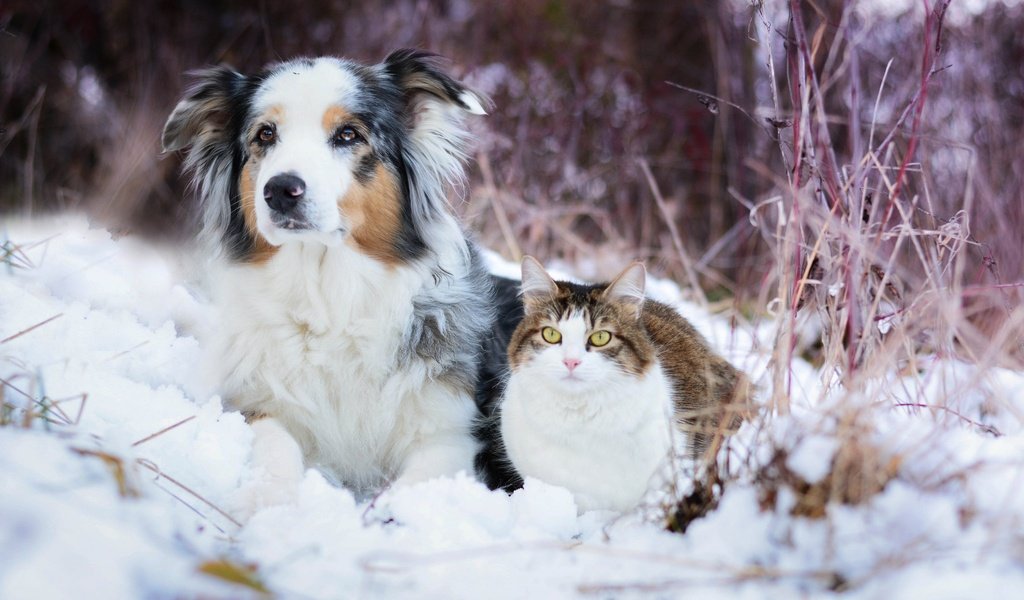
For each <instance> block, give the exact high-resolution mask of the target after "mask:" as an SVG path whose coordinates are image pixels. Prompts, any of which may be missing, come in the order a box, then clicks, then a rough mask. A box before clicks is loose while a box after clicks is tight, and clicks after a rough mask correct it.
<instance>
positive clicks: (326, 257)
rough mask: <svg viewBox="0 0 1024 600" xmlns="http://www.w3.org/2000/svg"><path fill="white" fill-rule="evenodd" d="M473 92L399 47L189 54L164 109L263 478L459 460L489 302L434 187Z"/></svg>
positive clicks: (477, 265)
mask: <svg viewBox="0 0 1024 600" xmlns="http://www.w3.org/2000/svg"><path fill="white" fill-rule="evenodd" d="M487 105H488V100H487V99H486V98H485V97H483V96H482V95H480V94H478V93H476V92H474V91H472V90H469V89H467V88H466V87H465V86H463V85H462V84H461V83H459V82H458V81H455V80H454V79H452V78H451V77H450V76H449V75H447V74H446V73H445V72H444V71H443V70H441V68H440V67H439V65H438V62H437V61H436V60H435V59H434V58H433V57H432V56H431V55H429V54H426V53H422V52H418V51H411V50H401V51H397V52H394V53H392V54H391V55H390V56H388V57H387V58H386V59H385V60H384V62H382V63H380V64H377V65H372V66H366V65H361V64H357V63H354V62H350V61H347V60H342V59H337V58H316V59H298V60H292V61H288V62H284V63H280V64H276V65H273V66H271V67H269V68H268V69H267V70H265V71H263V72H261V73H259V74H256V75H243V74H241V73H237V72H235V71H234V70H232V69H230V68H227V67H219V68H214V69H210V70H206V71H202V72H199V73H197V74H196V80H195V83H194V85H193V86H192V87H191V88H189V89H188V90H187V92H186V93H185V95H184V97H183V98H182V99H181V101H180V102H179V103H178V105H177V107H176V108H175V109H174V112H173V113H172V114H171V116H170V118H169V119H168V121H167V124H166V126H165V128H164V132H163V147H164V150H165V151H167V152H170V151H176V150H182V149H184V150H185V151H186V154H185V168H186V169H187V170H188V171H190V172H191V173H192V174H193V176H194V182H195V185H196V188H197V195H198V196H199V199H200V203H201V211H200V212H201V220H202V236H203V238H204V239H205V240H207V241H208V242H212V243H213V245H214V246H215V247H216V248H217V249H218V250H217V251H216V254H217V255H218V256H219V260H217V261H216V263H217V265H218V266H217V267H216V270H215V271H214V275H213V276H212V277H210V278H209V279H210V280H211V281H212V282H213V284H214V291H213V295H214V304H215V306H216V307H217V309H218V311H219V317H218V319H217V331H215V332H213V333H212V335H213V337H214V339H215V342H214V343H213V344H212V347H213V352H212V354H211V356H212V360H213V361H214V362H215V363H216V367H217V370H218V381H219V385H220V389H221V392H222V395H223V397H224V399H225V402H226V403H227V404H228V405H229V406H231V407H234V408H236V409H237V410H239V411H240V412H242V414H243V415H245V416H246V418H247V419H248V420H249V421H250V422H251V423H252V424H253V429H254V431H255V434H256V440H255V446H254V452H255V454H254V459H255V460H257V461H262V462H264V463H265V464H264V465H263V466H264V467H266V470H267V472H268V474H269V476H270V477H271V478H273V477H278V478H283V479H287V478H288V477H290V476H294V471H295V469H299V472H300V473H301V467H302V465H303V464H304V465H306V466H314V467H317V468H318V469H320V470H321V471H322V472H324V473H325V474H327V475H328V476H329V477H330V478H332V479H334V480H335V481H337V482H339V483H341V484H344V485H345V486H347V487H350V488H351V489H353V490H355V491H357V492H362V493H367V492H372V491H374V490H377V489H380V488H381V487H382V486H384V485H386V484H388V483H391V482H395V481H398V482H415V481H419V480H424V479H428V478H432V477H435V476H439V475H451V474H455V473H457V472H459V471H466V472H470V473H471V472H472V470H473V462H474V456H475V454H476V453H477V450H478V444H477V442H476V441H475V438H474V435H473V427H474V419H475V418H476V417H477V415H478V409H477V406H476V404H475V402H474V392H475V387H476V385H477V381H478V371H479V369H480V367H481V365H480V360H481V359H480V356H481V352H482V351H481V348H483V347H485V346H487V344H488V342H489V341H490V338H489V336H491V332H492V327H493V312H494V310H493V304H494V302H493V296H492V283H491V280H490V279H489V276H488V275H487V272H486V270H485V269H484V267H483V266H482V264H481V259H480V257H479V255H478V252H477V250H476V248H475V247H474V245H473V244H472V243H471V242H470V241H468V240H467V237H466V235H465V233H464V232H463V230H462V228H461V226H460V224H459V223H458V222H457V221H456V219H455V217H454V216H453V214H452V212H451V210H450V208H449V205H448V200H447V193H448V192H449V191H450V189H451V187H452V186H453V185H456V186H457V185H459V184H460V183H461V182H462V179H463V176H464V172H463V162H464V159H465V158H466V145H467V141H468V137H469V136H468V133H467V130H466V129H465V127H464V117H466V116H467V115H470V114H477V115H481V114H485V110H484V109H485V107H486V106H487ZM492 345H494V344H492ZM495 347H500V344H497V345H495ZM289 473H291V475H289Z"/></svg>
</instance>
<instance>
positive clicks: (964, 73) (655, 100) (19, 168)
mask: <svg viewBox="0 0 1024 600" xmlns="http://www.w3.org/2000/svg"><path fill="white" fill-rule="evenodd" d="M878 4H879V3H877V2H861V3H858V2H842V1H838V0H817V1H816V2H813V3H812V2H801V3H799V5H800V10H801V12H802V16H803V18H804V20H805V23H806V28H807V31H808V32H812V33H813V35H814V40H813V42H814V44H815V45H816V48H817V50H816V53H815V57H816V60H815V64H814V68H815V70H816V71H817V72H818V73H819V77H820V78H821V80H822V82H823V85H822V94H823V96H824V101H825V103H826V106H827V107H828V109H829V112H830V113H831V112H832V111H833V110H835V112H836V114H842V115H848V114H850V113H856V114H857V115H859V119H860V121H861V122H862V123H865V124H868V123H870V121H871V119H872V115H873V114H875V109H874V105H875V101H876V95H878V93H879V92H878V90H879V86H880V85H881V83H882V77H883V73H885V72H886V68H887V65H889V74H888V76H887V77H886V83H885V87H884V89H883V90H882V93H881V96H880V102H879V108H878V112H877V119H878V121H879V123H882V124H885V125H886V130H887V129H888V128H890V127H891V126H892V123H894V122H895V121H896V119H897V118H898V116H899V114H900V112H901V111H902V110H903V108H904V107H905V106H906V105H907V104H908V103H909V102H910V100H911V98H912V96H913V94H914V92H915V90H916V89H917V87H918V86H919V84H920V68H921V66H920V65H921V57H920V54H919V52H918V49H919V48H920V46H921V43H922V40H923V34H922V31H921V28H922V24H923V22H924V19H923V18H921V16H920V10H915V9H914V4H913V3H910V4H909V6H908V7H907V8H905V9H901V10H894V9H892V8H891V7H889V8H888V9H886V10H881V11H878V10H869V9H868V8H867V7H868V5H878ZM881 4H882V5H885V4H886V3H884V2H883V3H881ZM786 8H787V7H786V4H785V3H782V2H776V3H774V4H773V3H771V2H768V3H761V2H756V3H754V4H753V5H752V4H750V3H745V2H742V1H722V2H683V1H676V2H660V1H643V0H518V1H516V2H508V1H505V0H480V1H476V2H471V1H469V0H396V1H394V2H386V1H382V0H369V1H360V2H341V1H338V2H289V3H275V2H269V1H266V0H257V1H249V2H237V1H232V0H204V1H199V0H184V1H177V2H170V1H152V2H136V1H127V0H107V1H102V0H94V1H83V0H65V1H62V2H48V1H39V0H37V1H24V0H7V1H6V2H4V3H3V4H2V5H0V69H2V74H0V127H2V132H0V209H2V211H3V212H4V213H5V214H8V215H12V214H25V213H30V214H32V213H39V212H43V211H49V210H61V209H81V210H86V211H88V212H90V213H91V214H92V215H94V216H95V218H96V219H98V220H99V221H100V222H102V223H105V224H107V225H108V226H111V227H114V228H115V229H118V230H121V231H132V232H139V233H143V234H146V235H150V236H154V237H158V238H164V239H170V240H181V239H186V238H187V237H188V236H189V235H191V233H192V225H190V219H189V214H190V212H191V209H190V207H191V205H192V199H191V197H190V195H189V194H188V193H187V190H186V185H187V181H186V180H185V178H183V177H182V176H181V175H180V173H179V167H180V164H179V161H178V160H177V159H175V158H173V157H161V156H160V148H159V141H158V140H159V132H160V130H161V128H162V125H163V122H164V120H165V118H166V116H167V115H168V114H169V112H170V111H171V109H172V108H173V106H174V104H175V102H176V100H177V98H178V96H179V95H180V93H181V92H182V90H183V88H184V86H185V85H186V84H187V77H186V76H185V75H184V73H185V72H186V71H188V70H190V69H195V68H199V67H203V66H206V65H210V64H216V63H227V64H230V65H232V66H234V67H236V68H238V69H239V70H242V71H254V70H257V69H259V68H260V67H261V66H263V65H265V64H266V63H268V62H272V61H276V60H279V59H284V58H290V57H294V56H297V55H319V54H336V55H342V56H346V57H350V58H354V59H357V60H361V61H368V62H376V61H378V60H380V59H381V58H383V57H384V56H385V55H386V54H387V53H388V52H389V51H390V50H392V49H394V48H399V47H409V46H414V47H421V48H425V49H429V50H432V51H434V52H437V53H440V54H442V55H444V56H446V57H448V58H449V59H450V60H451V64H452V69H453V71H454V73H455V74H456V75H457V76H459V77H461V78H463V79H464V80H465V81H466V82H467V83H469V84H471V85H472V86H474V87H476V88H478V89H480V90H482V91H484V92H485V93H487V94H489V95H490V96H491V97H492V98H493V100H494V101H495V103H496V108H495V110H494V111H492V114H491V115H490V116H489V117H488V118H487V119H485V120H482V121H481V122H479V123H477V124H474V127H475V131H476V132H477V134H478V137H479V144H478V148H477V150H478V152H477V155H476V159H477V160H475V161H473V162H472V164H471V165H470V185H469V187H468V188H467V191H466V194H465V201H464V202H457V203H456V205H457V207H458V209H459V210H460V211H461V212H462V214H463V217H464V218H465V219H466V221H467V223H468V224H469V227H470V229H472V230H473V231H474V232H476V234H477V235H478V236H479V237H480V238H481V240H482V241H483V242H484V243H485V244H486V245H488V246H490V247H492V248H494V249H496V250H498V251H500V252H502V253H503V254H505V255H506V256H509V257H514V255H515V254H517V253H519V252H529V253H534V254H537V255H539V256H542V257H545V258H547V259H552V258H564V259H566V260H568V261H572V262H574V263H576V264H577V265H579V272H580V274H581V275H583V276H590V277H598V276H602V275H607V274H608V271H614V270H617V269H618V268H619V267H620V266H621V264H622V263H623V262H625V261H626V260H627V259H628V258H631V257H639V258H644V259H647V260H648V261H649V262H650V263H651V265H652V267H653V268H654V270H655V271H658V272H661V273H667V274H669V275H672V276H676V277H678V278H682V276H683V273H684V266H685V264H686V263H687V262H689V263H690V264H691V267H692V268H693V269H695V270H696V271H697V272H698V273H699V277H700V279H701V283H702V286H703V287H705V288H706V289H711V290H718V291H719V292H721V293H723V294H725V295H732V294H736V293H738V294H740V295H741V296H742V295H744V294H746V293H756V292H757V291H758V289H759V288H761V287H762V285H763V282H764V280H765V278H766V277H768V273H769V271H770V263H771V260H772V256H771V252H770V249H769V247H768V245H767V244H766V243H765V241H764V239H763V236H762V234H761V233H759V232H758V231H757V230H756V228H755V227H754V225H752V223H751V220H750V218H749V213H750V207H752V206H754V205H755V204H757V203H758V202H761V201H762V200H764V199H765V198H769V197H771V196H772V195H773V194H778V193H780V192H779V190H780V189H783V188H784V187H785V182H786V178H787V173H786V170H785V167H784V166H783V161H782V158H781V156H780V152H779V147H780V144H779V143H778V141H777V140H776V139H773V137H774V135H775V130H774V128H773V127H771V126H769V125H770V124H768V123H767V121H766V120H765V119H766V117H768V116H771V115H774V114H775V112H774V110H773V109H772V105H773V101H772V97H771V88H770V85H769V78H768V68H767V59H768V57H769V54H768V53H769V50H768V48H767V46H766V45H765V44H764V43H763V41H764V40H763V39H759V36H758V35H756V25H757V22H758V13H757V9H761V10H763V11H765V12H766V13H769V14H771V15H773V17H774V19H775V23H777V24H778V25H777V28H778V30H776V31H772V32H771V34H770V35H771V36H773V37H772V41H771V43H772V46H771V48H772V51H771V52H772V54H771V57H772V58H773V59H774V61H775V63H776V70H777V73H778V74H779V77H780V82H779V89H780V91H781V92H782V94H781V95H782V97H781V98H780V105H781V109H782V110H783V112H784V111H785V110H786V109H787V107H788V106H791V105H792V103H791V102H790V100H789V99H788V98H787V97H786V96H787V88H786V82H785V64H786V55H787V51H788V48H789V44H788V42H787V37H786V32H785V29H784V25H785V23H786V18H787V17H786ZM946 27H947V28H948V31H947V33H946V34H945V37H944V40H945V42H944V44H945V47H944V48H942V54H941V57H940V59H939V60H940V62H941V63H942V64H941V65H940V66H942V67H948V68H945V69H944V70H943V71H942V72H941V73H939V74H937V75H936V76H935V78H934V80H933V81H934V83H933V84H932V86H931V87H930V88H929V98H928V102H927V104H926V115H925V116H926V118H925V119H924V125H923V128H922V130H921V136H920V145H919V146H918V148H917V150H916V155H915V158H914V163H915V168H917V169H918V170H920V172H921V175H920V176H919V177H914V178H911V179H910V180H908V184H907V185H908V190H907V193H912V194H927V195H928V197H929V203H928V205H927V206H928V208H929V210H930V211H931V213H932V216H933V217H934V219H935V220H936V222H937V223H939V224H941V223H943V222H946V221H948V220H950V219H953V218H954V217H955V216H956V213H957V211H958V210H960V208H962V207H963V206H964V205H965V197H968V196H969V197H971V198H972V201H971V202H970V203H968V206H969V210H970V212H971V214H970V217H971V221H970V222H971V232H972V235H973V239H975V240H977V241H978V242H979V244H978V245H977V246H976V247H974V248H972V250H971V251H972V253H973V254H972V259H971V260H972V261H973V266H972V268H971V269H969V270H968V272H966V274H965V276H967V277H976V278H978V279H985V280H986V281H989V280H992V279H995V280H1000V281H1003V280H1019V279H1020V278H1021V276H1022V274H1024V272H1022V264H1024V261H1022V258H1021V254H1022V252H1021V249H1022V248H1024V214H1022V213H1024V201H1022V200H1024V197H1022V192H1021V189H1022V184H1024V165H1022V163H1024V159H1022V158H1021V156H1022V155H1021V153H1020V151H1019V149H1018V145H1019V143H1020V140H1021V139H1024V60H1022V57H1024V37H1022V36H1021V34H1020V32H1021V31H1024V12H1022V10H1021V6H1020V5H1016V6H1009V7H1008V6H1006V5H1004V4H1003V3H1000V2H992V3H989V4H988V5H987V6H985V7H984V9H980V10H976V11H973V12H970V11H969V12H965V13H963V14H961V16H960V17H959V18H958V19H955V20H950V19H947V22H946ZM840 29H842V31H843V32H844V35H842V36H837V35H836V33H837V31H840ZM845 44H855V45H857V46H858V50H859V51H858V52H857V53H856V54H855V55H856V56H857V57H858V61H857V64H848V63H849V61H848V60H847V58H846V57H849V56H852V55H853V54H851V53H849V52H843V51H841V50H842V48H840V46H842V45H845ZM890 61H891V65H890V64H889V63H890ZM669 82H672V83H675V84H679V85H682V86H685V87H689V88H693V89H696V90H701V91H703V92H704V94H705V96H700V95H698V94H695V93H690V92H687V91H684V90H682V89H680V88H679V87H676V86H673V85H671V84H670V83H669ZM740 109H742V110H740ZM782 126H783V127H782V129H780V130H779V132H780V133H779V134H780V135H782V136H783V137H784V136H785V135H787V134H786V133H785V129H786V124H785V123H783V124H782ZM849 127H850V121H849V119H847V118H846V117H845V116H844V117H843V118H838V117H837V118H836V119H835V123H834V124H833V125H832V126H831V128H832V129H831V130H830V133H831V139H832V140H833V142H834V144H835V146H836V147H835V148H834V151H835V152H836V155H837V157H838V160H839V163H840V164H843V163H844V161H847V162H848V161H850V160H851V159H850V156H851V151H852V149H853V148H852V146H853V141H851V140H852V139H853V138H854V137H855V136H851V135H849V131H848V128H849ZM897 146H898V147H900V146H899V140H897ZM901 148H902V150H901V151H904V152H905V151H906V144H904V145H903V146H902V147H901ZM918 163H920V164H919V165H918ZM659 198H660V202H659ZM674 230H675V231H676V234H675V235H674V234H673V231H674ZM680 246H681V247H680ZM609 263H610V265H611V266H608V267H605V266H604V265H606V264H609Z"/></svg>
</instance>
